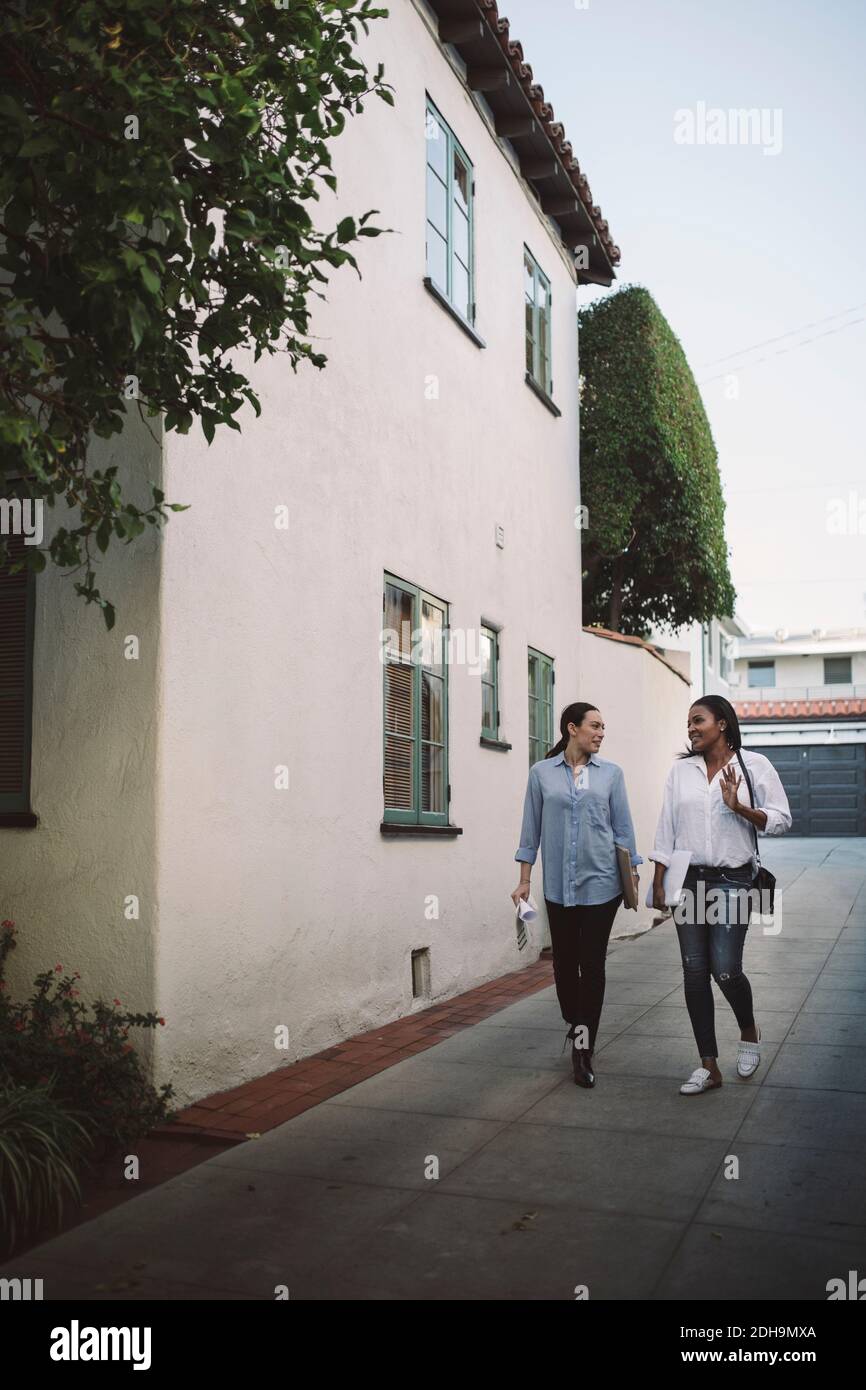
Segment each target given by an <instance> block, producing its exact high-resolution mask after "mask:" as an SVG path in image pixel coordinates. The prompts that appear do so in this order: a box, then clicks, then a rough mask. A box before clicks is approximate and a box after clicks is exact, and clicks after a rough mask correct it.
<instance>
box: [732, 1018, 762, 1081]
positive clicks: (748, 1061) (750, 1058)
mask: <svg viewBox="0 0 866 1390" xmlns="http://www.w3.org/2000/svg"><path fill="white" fill-rule="evenodd" d="M760 1042H761V1030H760V1028H759V1029H758V1041H757V1042H743V1041H742V1039H741V1040H740V1044H739V1047H738V1048H737V1075H738V1076H753V1075H754V1074H755V1072H756V1071H757V1070H758V1067H759V1066H760V1065H761V1046H760Z"/></svg>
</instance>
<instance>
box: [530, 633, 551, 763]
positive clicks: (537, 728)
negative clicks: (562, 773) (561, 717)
mask: <svg viewBox="0 0 866 1390" xmlns="http://www.w3.org/2000/svg"><path fill="white" fill-rule="evenodd" d="M553 742H554V739H553V657H551V656H545V655H544V653H543V652H537V651H536V650H535V648H534V647H530V648H529V766H530V767H532V764H533V763H537V762H540V760H541V759H542V758H543V757H545V756H546V755H547V752H548V749H549V748H550V747H551V746H552V744H553Z"/></svg>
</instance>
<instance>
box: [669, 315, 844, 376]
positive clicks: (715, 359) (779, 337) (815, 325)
mask: <svg viewBox="0 0 866 1390" xmlns="http://www.w3.org/2000/svg"><path fill="white" fill-rule="evenodd" d="M858 309H866V304H852V305H851V308H850V309H840V310H839V312H838V314H828V315H827V317H826V318H825V319H815V320H814V321H813V322H812V323H804V324H803V325H802V326H801V327H800V328H789V329H788V332H787V333H779V334H778V335H777V337H775V338H764V339H763V341H762V342H760V343H753V344H752V346H751V347H746V348H741V349H740V351H739V352H729V353H728V354H727V356H726V357H713V358H711V359H710V361H709V362H701V363H700V364H699V366H698V368H697V370H698V371H699V372H702V371H703V369H704V367H716V366H718V364H719V362H730V360H731V358H732V357H744V356H745V355H746V353H747V352H756V351H757V349H758V348H762V347H769V346H770V344H771V343H780V342H781V341H782V339H783V338H796V336H797V334H798V333H805V332H806V331H807V330H808V329H809V328H820V327H821V325H822V323H832V321H833V319H841V318H844V317H845V315H846V314H855V313H856V312H857V310H858Z"/></svg>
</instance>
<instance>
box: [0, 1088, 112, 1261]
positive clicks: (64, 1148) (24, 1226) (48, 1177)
mask: <svg viewBox="0 0 866 1390" xmlns="http://www.w3.org/2000/svg"><path fill="white" fill-rule="evenodd" d="M53 1090H54V1086H53V1082H52V1081H49V1082H48V1083H47V1084H46V1085H43V1086H36V1087H33V1088H30V1087H26V1086H17V1085H14V1084H13V1085H4V1086H2V1087H0V1229H2V1233H3V1236H4V1238H5V1241H6V1253H7V1254H9V1253H11V1251H12V1250H13V1249H14V1248H15V1245H16V1244H17V1243H18V1241H19V1240H20V1239H21V1238H23V1237H28V1236H31V1237H32V1236H34V1235H38V1234H40V1233H41V1232H42V1231H43V1230H45V1229H46V1228H47V1227H49V1226H50V1225H52V1224H53V1225H54V1226H55V1227H56V1226H59V1225H60V1223H61V1221H62V1218H63V1210H64V1204H65V1202H66V1200H67V1198H72V1199H73V1200H75V1201H80V1200H81V1192H80V1189H79V1186H78V1178H77V1174H76V1169H77V1168H78V1167H80V1165H81V1164H82V1163H83V1162H84V1160H85V1158H86V1156H87V1153H88V1151H89V1150H90V1148H91V1147H92V1142H93V1141H92V1139H91V1137H90V1135H89V1134H88V1132H87V1129H86V1128H85V1126H84V1124H83V1123H82V1122H81V1117H80V1116H77V1115H75V1114H74V1113H72V1112H71V1111H69V1110H67V1109H65V1108H64V1107H63V1106H62V1105H60V1104H59V1103H58V1101H57V1099H56V1097H55V1095H54V1093H53Z"/></svg>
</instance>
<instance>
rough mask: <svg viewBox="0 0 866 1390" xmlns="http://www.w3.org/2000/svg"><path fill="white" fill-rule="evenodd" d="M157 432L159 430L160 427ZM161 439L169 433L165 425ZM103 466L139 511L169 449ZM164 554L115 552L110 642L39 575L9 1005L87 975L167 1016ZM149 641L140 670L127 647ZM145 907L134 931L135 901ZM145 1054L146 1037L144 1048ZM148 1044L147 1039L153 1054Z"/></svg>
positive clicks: (10, 906)
mask: <svg viewBox="0 0 866 1390" xmlns="http://www.w3.org/2000/svg"><path fill="white" fill-rule="evenodd" d="M152 426H153V422H152ZM154 433H155V434H156V435H158V434H159V429H158V426H157V428H156V429H155V431H154ZM91 458H92V463H93V466H95V467H102V468H105V467H107V466H108V465H110V464H117V465H118V467H119V469H120V472H119V479H120V481H121V483H122V484H123V486H124V489H125V491H126V495H127V497H128V499H129V500H131V501H134V502H136V503H137V504H138V505H139V506H142V507H147V506H148V505H149V504H150V501H151V497H150V495H149V490H148V488H147V486H146V484H145V479H148V480H150V481H152V482H153V483H154V484H155V485H157V486H158V485H159V483H160V475H159V446H158V442H156V441H155V440H154V439H153V438H152V437H151V436H150V435H149V434H148V433H147V432H146V431H145V429H144V428H143V427H142V426H141V425H140V424H138V423H137V422H134V423H133V424H131V425H130V427H129V428H128V430H127V431H126V432H125V433H124V435H123V437H122V438H121V437H119V436H118V437H116V438H114V439H113V440H110V441H103V440H96V441H95V442H94V444H93V447H92V452H91ZM76 517H77V514H76V513H75V512H69V511H68V510H67V508H66V507H65V505H64V504H63V503H62V502H59V503H58V504H57V506H56V508H55V509H51V508H49V507H45V509H44V520H45V543H46V544H47V543H48V541H49V539H50V537H51V535H52V534H53V532H54V529H55V528H56V527H58V526H60V525H65V526H70V525H75V524H77V522H76ZM158 548H159V542H158V538H157V536H156V534H155V532H153V531H152V530H150V529H148V531H147V532H146V533H145V534H144V535H143V536H141V537H140V538H139V539H138V540H137V541H136V542H135V543H134V544H133V545H131V546H129V547H126V546H122V545H119V544H118V543H117V542H116V541H114V542H113V543H112V545H111V547H110V549H109V551H108V553H107V554H106V555H105V556H104V557H102V558H101V559H100V561H99V567H98V577H97V584H98V587H99V588H100V590H101V592H102V593H103V594H104V595H106V597H108V598H110V599H111V600H113V602H114V604H115V607H116V609H117V622H116V626H115V627H114V629H113V630H112V631H111V632H108V631H107V630H106V627H105V623H104V621H103V618H102V613H101V611H100V610H99V608H98V607H97V606H96V605H91V606H89V607H85V604H84V602H83V600H82V599H81V598H79V597H78V596H77V595H76V594H75V593H74V591H73V587H72V586H73V582H74V580H73V579H71V578H66V577H64V576H63V575H62V574H61V572H60V571H59V570H58V569H57V568H56V566H54V565H53V564H50V563H49V565H48V566H47V568H46V569H45V570H44V571H43V573H42V574H40V575H37V576H36V614H35V625H34V627H35V633H34V655H33V686H34V697H33V756H32V776H31V806H32V809H33V811H34V812H35V813H36V814H37V816H38V817H39V823H38V825H37V826H36V827H35V828H33V829H7V828H2V829H0V862H2V878H0V916H2V917H11V918H13V919H14V920H15V921H16V922H17V924H18V948H17V949H16V950H15V951H14V952H13V953H12V955H11V957H10V959H9V977H10V982H11V986H12V990H11V992H12V994H13V995H14V996H15V997H18V998H20V997H22V996H26V994H28V993H29V986H30V984H31V983H32V980H33V977H34V976H35V975H36V974H37V973H38V972H39V971H41V970H45V969H50V968H51V967H53V966H54V965H56V964H61V965H62V966H63V967H64V973H65V972H67V971H68V972H69V973H70V974H71V973H73V972H74V971H75V970H79V971H80V972H81V977H82V978H81V989H82V996H83V997H85V998H90V999H92V998H94V997H95V996H96V995H98V994H102V995H103V996H105V997H106V998H108V999H112V998H115V997H117V998H119V999H120V1000H121V1001H122V1003H123V1005H124V1007H128V1008H130V1009H133V1010H136V1011H137V1010H141V1011H142V1012H146V1011H148V1010H149V1009H155V1010H157V1011H159V1009H160V1002H159V1000H158V997H157V995H156V994H155V987H154V938H155V933H156V917H157V901H156V874H157V865H156V839H155V829H154V822H155V804H154V767H155V764H156V760H157V756H158V749H157V735H158V726H157V719H156V713H155V711H156V701H157V694H156V692H157V688H158V680H159V623H158V620H157V617H158V610H157V590H158V582H159V556H158ZM129 635H135V636H137V637H138V638H139V642H140V656H139V659H138V660H127V659H126V658H125V656H124V646H125V639H126V637H127V636H129ZM130 894H135V895H137V896H138V898H139V900H140V916H139V918H138V920H137V921H135V920H128V919H127V918H126V917H125V915H124V899H125V898H126V896H127V895H130ZM138 1041H139V1042H142V1040H141V1039H139V1040H138ZM150 1041H151V1038H150V1037H147V1038H145V1039H144V1040H143V1043H144V1050H145V1051H146V1050H147V1046H148V1045H149V1043H150Z"/></svg>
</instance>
